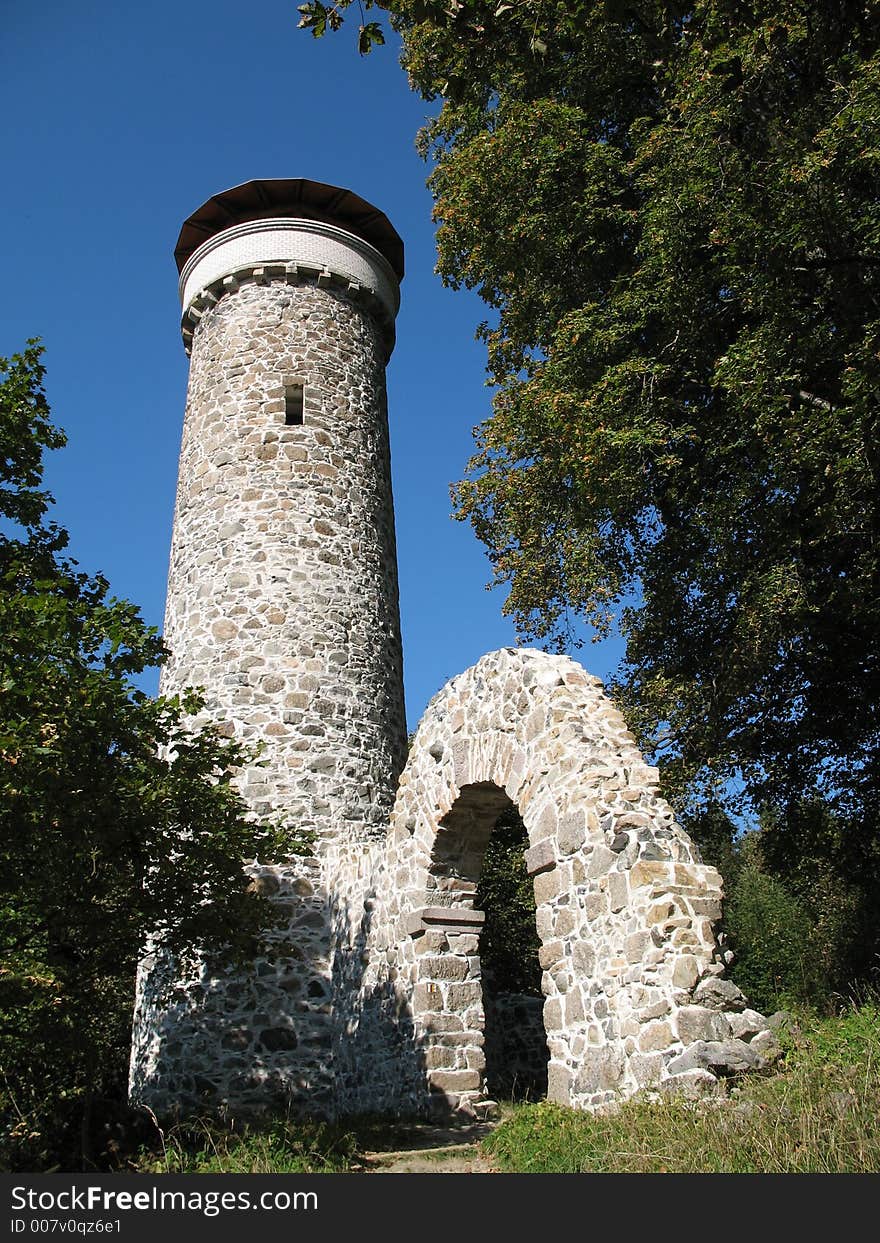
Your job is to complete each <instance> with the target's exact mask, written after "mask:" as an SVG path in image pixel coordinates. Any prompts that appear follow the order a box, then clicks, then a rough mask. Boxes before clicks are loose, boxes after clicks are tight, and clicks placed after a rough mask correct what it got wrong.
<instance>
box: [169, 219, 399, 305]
mask: <svg viewBox="0 0 880 1243" xmlns="http://www.w3.org/2000/svg"><path fill="white" fill-rule="evenodd" d="M271 263H299V264H303V265H304V266H306V267H314V268H317V269H318V270H319V271H329V272H332V273H333V274H334V275H335V276H341V277H343V278H344V279H345V280H347V281H350V282H353V283H354V284H356V285H361V286H362V287H364V288H365V289H368V290H369V291H370V293H372V294H374V295H375V296H376V297H377V298H378V299H379V301H380V302H381V303H382V305H383V306H384V307H385V309H386V311H387V312H388V314H389V316H390V317H391V319H392V321H393V320H394V317H395V316H396V314H397V309H398V307H399V305H400V288H399V285H398V283H397V277H396V276H395V275H394V271H393V269H392V267H391V264H390V263H389V262H388V260H387V259H386V258H385V256H384V255H381V254H380V253H379V251H378V250H376V248H375V247H374V246H371V245H370V244H369V242H365V241H363V239H362V238H359V237H355V235H354V234H353V233H347V232H346V231H345V229H339V228H337V227H336V226H335V225H332V224H323V223H322V222H320V221H317V220H293V219H280V220H248V221H246V222H245V223H244V224H237V225H233V227H232V228H231V229H224V230H223V232H222V233H217V234H215V235H214V236H213V237H210V238H208V240H207V241H206V242H204V243H203V244H202V245H201V246H199V248H198V250H195V251H194V252H193V253H192V255H191V256H190V258H189V260H188V262H187V264H186V266H185V267H184V269H183V271H182V272H181V273H180V284H179V288H180V301H181V305H182V307H183V311H184V314H186V312H187V310H188V309H189V307H190V305H191V304H192V302H193V300H194V299H195V298H196V297H197V296H198V294H200V293H201V291H202V290H203V289H206V288H207V287H208V286H209V285H211V284H213V282H214V281H217V280H220V279H221V278H222V277H224V276H226V275H228V274H229V273H230V272H233V271H234V270H235V269H236V268H244V267H247V266H249V265H254V264H271Z"/></svg>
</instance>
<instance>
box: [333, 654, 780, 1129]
mask: <svg viewBox="0 0 880 1243" xmlns="http://www.w3.org/2000/svg"><path fill="white" fill-rule="evenodd" d="M510 802H512V803H514V804H515V806H516V807H517V808H518V809H519V812H520V814H521V815H522V817H523V820H524V822H525V826H526V829H527V831H528V835H529V842H530V846H529V849H528V851H527V853H526V862H527V866H528V869H529V871H530V873H531V874H532V876H533V878H534V888H535V901H536V921H537V928H538V933H539V936H540V940H541V949H540V964H541V967H542V968H543V977H542V988H543V991H544V994H545V1000H544V1005H543V1019H544V1026H545V1029H546V1033H547V1044H548V1050H549V1067H548V1076H549V1086H548V1096H549V1098H550V1099H551V1100H554V1101H558V1102H560V1103H563V1104H567V1105H572V1106H574V1107H577V1108H587V1109H594V1108H602V1107H608V1106H610V1105H611V1104H613V1102H615V1101H617V1100H619V1099H620V1098H621V1097H625V1096H628V1095H631V1094H632V1093H633V1092H635V1091H637V1090H639V1089H642V1088H652V1089H660V1090H671V1089H674V1090H677V1091H683V1092H686V1093H697V1092H704V1091H713V1090H715V1089H716V1088H717V1085H718V1081H719V1078H722V1077H724V1076H726V1075H729V1074H732V1073H737V1072H738V1071H741V1070H745V1069H750V1068H756V1067H759V1066H761V1065H763V1064H765V1062H766V1060H767V1059H768V1058H769V1057H772V1055H773V1051H774V1048H775V1040H774V1038H773V1036H772V1035H771V1033H770V1032H769V1031H768V1030H767V1023H766V1020H765V1019H764V1018H763V1016H761V1015H759V1014H758V1013H757V1012H755V1011H753V1010H750V1009H748V1007H747V1004H746V1001H745V998H743V997H742V994H741V993H740V992H739V990H738V989H737V988H736V987H735V986H734V985H732V984H731V983H730V982H729V981H727V980H725V979H724V978H723V972H724V964H723V962H722V959H721V955H720V951H719V947H718V944H717V942H716V939H715V936H714V931H713V924H714V921H715V920H716V919H717V918H718V916H719V914H720V901H721V877H720V876H719V874H718V872H717V871H715V869H714V868H711V867H707V866H706V865H705V864H703V863H702V862H701V860H700V857H699V854H698V852H697V850H696V847H695V846H694V845H693V843H692V842H691V841H690V840H689V839H688V837H687V835H686V834H685V833H684V831H683V830H682V829H681V827H680V826H679V825H678V824H677V823H676V821H675V817H674V814H673V812H672V809H671V808H670V807H669V805H668V804H667V803H666V802H665V801H664V800H663V799H661V798H660V797H659V795H658V793H657V771H656V769H653V768H651V767H649V766H648V765H646V764H645V763H644V761H643V759H642V756H641V754H640V753H639V751H638V748H637V746H636V744H635V741H634V739H633V738H632V736H631V735H630V734H629V733H628V731H627V729H626V726H625V724H624V721H623V718H622V717H621V715H620V713H619V712H618V711H617V710H616V709H615V708H614V707H613V705H612V704H611V702H610V701H609V700H608V699H607V697H606V696H605V695H604V693H603V691H602V687H601V683H600V682H599V680H598V679H596V678H593V677H591V676H590V675H589V674H587V673H586V672H585V671H584V670H583V669H582V668H581V666H579V665H578V664H576V663H575V662H574V661H572V660H570V659H569V658H567V657H554V656H548V655H546V654H544V653H541V652H536V651H528V650H516V649H504V650H502V651H499V652H493V653H490V654H489V655H487V656H485V657H483V658H482V660H480V661H479V662H478V663H477V664H476V665H475V666H473V668H471V669H469V670H467V671H466V672H465V673H463V674H462V675H461V676H460V677H457V678H455V679H453V680H452V681H451V682H450V683H448V684H447V685H446V686H445V687H444V688H443V690H442V691H441V692H440V693H439V694H438V695H437V696H435V698H434V699H433V700H432V701H431V703H430V705H429V707H428V710H427V712H426V713H425V716H424V717H423V719H422V722H421V724H420V726H419V729H418V733H417V735H416V738H415V741H414V744H413V747H412V749H411V752H410V758H409V762H408V764H407V767H406V769H405V770H404V773H403V775H402V777H401V782H400V788H399V793H398V797H397V801H396V804H395V808H394V812H393V814H392V818H391V827H390V833H389V838H388V844H387V849H386V851H385V854H384V858H383V859H382V860H381V862H380V864H379V867H378V870H377V873H376V875H375V877H374V879H373V882H372V885H371V888H370V894H369V896H368V900H367V910H366V913H365V920H364V928H365V933H364V935H363V937H362V945H363V947H364V950H365V953H364V954H363V957H365V959H366V962H367V967H366V972H365V976H364V985H363V987H362V989H361V992H360V996H358V997H355V996H352V998H351V1011H350V1013H349V1014H348V1016H347V1026H348V1031H349V1044H350V1050H351V1057H352V1064H353V1065H359V1066H360V1067H361V1068H363V1067H364V1066H366V1065H369V1067H370V1071H369V1074H364V1073H363V1070H362V1072H361V1075H360V1077H359V1078H356V1079H352V1080H351V1087H352V1088H353V1094H352V1093H351V1092H349V1093H346V1094H345V1096H344V1097H343V1103H344V1108H347V1109H350V1110H352V1111H357V1110H358V1109H369V1108H375V1107H377V1106H378V1103H379V1101H380V1100H383V1099H384V1100H385V1101H389V1100H391V1101H393V1103H394V1104H395V1105H396V1106H397V1107H398V1108H402V1109H405V1108H414V1107H419V1108H424V1107H425V1106H426V1104H428V1103H430V1102H431V1101H433V1102H434V1103H435V1104H437V1103H439V1104H442V1105H448V1106H451V1107H452V1108H455V1109H461V1110H463V1111H465V1112H476V1113H477V1114H479V1113H481V1112H484V1110H485V1101H486V1086H485V1081H484V1070H485V1054H484V1048H483V1046H484V1033H483V1026H484V1010H483V998H482V991H481V980H480V960H479V932H480V927H481V924H482V913H481V912H479V911H476V910H475V909H474V907H473V898H474V891H475V889H476V880H477V877H478V874H479V866H480V863H481V859H482V851H483V850H484V849H485V844H486V842H487V840H488V836H489V834H490V832H491V828H492V825H493V824H494V822H495V820H496V819H497V817H498V815H499V814H500V812H501V811H503V810H504V809H505V808H506V807H507V806H509V803H510ZM400 1021H403V1022H404V1023H405V1025H406V1028H407V1030H408V1031H409V1030H411V1032H412V1039H413V1044H414V1050H415V1052H413V1050H409V1051H408V1053H407V1056H406V1058H404V1059H403V1061H401V1060H400V1055H399V1053H398V1052H395V1051H394V1050H393V1049H392V1047H391V1046H390V1045H388V1044H387V1041H386V1033H387V1030H388V1029H389V1028H392V1029H393V1027H394V1025H395V1023H397V1022H400ZM426 1084H427V1088H428V1095H427V1096H426V1094H425V1085H426Z"/></svg>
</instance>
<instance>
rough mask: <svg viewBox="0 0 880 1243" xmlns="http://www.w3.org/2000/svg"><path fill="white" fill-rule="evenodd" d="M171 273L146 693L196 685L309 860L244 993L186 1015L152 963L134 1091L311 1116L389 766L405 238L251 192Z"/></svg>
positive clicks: (258, 800) (210, 999)
mask: <svg viewBox="0 0 880 1243" xmlns="http://www.w3.org/2000/svg"><path fill="white" fill-rule="evenodd" d="M175 257H176V260H177V265H178V270H179V272H180V295H181V302H182V307H183V321H182V330H183V338H184V344H185V345H186V347H187V350H188V352H189V353H190V354H191V365H190V376H189V388H188V395H187V404H186V415H185V420H184V429H183V440H182V447H181V452H180V471H179V482H178V491H177V503H176V510H175V517H174V530H173V537H172V547H171V563H170V571H169V581H168V598H167V608H166V617H165V641H166V644H167V646H168V647H169V648H170V651H171V656H170V659H169V661H168V663H167V665H166V666H165V668H164V670H163V674H162V680H161V685H160V689H161V691H162V693H165V694H171V693H174V692H176V691H178V690H181V689H183V688H184V687H187V686H201V687H203V688H205V691H206V697H207V708H206V712H207V716H208V717H209V718H210V719H212V720H214V721H217V722H220V723H221V725H222V727H223V728H224V729H225V730H226V731H227V732H228V733H229V734H230V735H235V736H237V737H240V738H242V739H243V740H244V741H246V742H248V743H251V744H261V746H262V753H261V757H260V758H261V763H260V765H259V766H255V767H253V768H252V769H251V770H250V771H248V772H247V773H245V774H244V775H243V779H242V792H243V794H244V796H245V798H246V800H247V802H248V804H249V806H250V808H251V810H252V811H253V813H254V814H255V815H256V816H260V817H271V818H273V819H276V820H281V821H282V822H284V823H287V824H289V825H290V827H291V836H292V838H293V837H294V836H298V835H299V834H300V833H301V832H302V831H303V830H311V831H313V832H314V834H315V846H314V857H313V858H311V859H302V858H299V859H293V858H291V859H289V860H282V861H280V862H278V861H274V862H273V865H272V866H271V867H270V866H265V867H263V868H262V869H261V871H260V879H261V881H262V882H263V883H264V884H265V885H266V887H267V888H268V889H269V891H270V892H273V893H277V894H278V896H279V900H284V899H286V900H287V901H289V902H290V904H291V912H292V913H291V928H290V937H289V940H288V942H287V946H286V948H285V947H284V946H283V945H279V955H278V957H277V958H276V959H274V960H272V961H271V962H263V963H258V964H255V969H254V973H253V977H252V978H249V979H248V980H247V981H242V980H238V981H235V982H234V984H233V985H232V986H227V985H226V984H222V985H221V984H220V983H219V982H218V981H216V980H213V981H208V982H205V981H201V982H197V981H193V982H191V983H190V984H188V985H187V986H186V989H185V994H186V995H185V996H183V997H181V986H180V982H177V984H176V985H175V987H174V988H173V989H171V992H169V987H170V984H169V968H168V964H167V963H165V964H161V963H158V962H152V963H150V962H147V963H146V964H145V965H144V966H143V967H142V970H141V981H140V986H139V1002H138V1008H137V1012H136V1017H135V1039H134V1049H133V1058H132V1085H133V1092H134V1094H135V1096H136V1097H138V1098H139V1099H142V1100H147V1101H151V1102H152V1103H153V1104H154V1106H155V1107H157V1108H163V1107H164V1106H165V1105H167V1104H172V1103H174V1104H180V1103H183V1102H186V1101H187V1099H188V1098H189V1097H191V1096H193V1095H200V1096H201V1097H203V1098H204V1097H205V1096H211V1095H214V1096H215V1097H218V1098H220V1099H222V1100H226V1101H228V1102H230V1103H235V1104H238V1105H245V1106H247V1105H259V1104H261V1103H265V1102H266V1100H267V1098H268V1097H270V1096H272V1095H273V1094H274V1095H275V1096H276V1097H277V1096H278V1095H279V1094H280V1095H282V1096H284V1097H286V1098H287V1099H288V1100H291V1099H293V1098H295V1097H296V1096H297V1094H299V1095H307V1096H308V1097H309V1105H310V1108H313V1109H314V1108H316V1107H320V1104H321V1101H322V1100H324V1101H331V1102H332V1098H333V1093H334V1089H333V1082H332V1078H333V1077H332V1070H331V1067H330V1062H331V1060H332V1057H331V1049H332V1046H333V1043H334V1039H338V1031H339V1030H340V1028H341V1027H344V1024H345V1014H344V1013H342V1014H340V1013H339V1012H338V1011H339V1007H340V1005H342V1006H343V1007H344V1000H341V999H343V998H344V995H345V993H346V990H347V989H348V988H349V986H350V980H349V979H348V975H349V974H350V970H349V967H348V966H347V965H346V963H345V962H344V961H342V960H344V959H345V954H346V946H348V947H349V948H350V944H351V937H352V931H351V929H352V919H351V917H350V910H351V909H352V907H354V908H357V906H358V904H360V907H361V909H362V907H363V891H364V886H365V877H366V876H367V875H368V874H369V872H370V867H371V864H370V859H371V857H372V854H373V853H375V848H376V847H377V846H378V841H379V839H380V837H381V835H382V832H383V829H387V824H388V817H389V813H390V810H391V807H392V804H393V800H394V794H395V790H396V785H397V779H398V776H399V773H400V770H401V768H402V766H403V763H404V760H405V758H406V723H405V718H404V706H403V676H402V656H401V641H400V620H399V611H398V591H397V561H396V552H395V538H394V518H393V508H392V496H391V474H390V457H389V447H388V422H387V411H386V396H385V364H386V362H387V360H388V358H389V355H390V353H391V350H392V348H393V344H394V319H395V315H396V312H397V308H398V302H399V282H400V280H401V279H402V277H403V244H402V242H401V240H400V238H399V236H398V235H397V233H396V232H395V230H394V229H393V227H392V226H391V224H390V222H389V221H388V219H387V218H386V217H385V216H384V215H383V214H382V213H381V212H380V211H378V210H377V209H376V208H375V207H372V206H371V205H370V204H369V203H367V202H365V201H364V200H363V199H361V198H359V197H358V196H357V195H354V194H352V193H351V192H350V191H348V190H344V189H339V188H337V187H334V186H328V185H323V184H321V183H319V182H314V181H306V180H303V179H295V180H278V181H251V182H248V183H247V184H245V185H241V186H237V187H235V188H234V189H231V190H227V191H225V192H224V193H221V194H218V195H215V196H214V197H213V198H210V199H209V200H208V201H207V202H206V203H205V204H204V205H203V206H202V207H200V208H199V209H198V211H196V212H195V213H194V214H193V215H192V216H190V217H189V219H188V220H187V221H186V222H185V223H184V225H183V228H182V230H181V233H180V238H179V241H178V245H177V249H176V252H175ZM163 989H164V990H165V991H164V994H163V993H162V990H163ZM160 994H162V995H164V996H165V998H166V1001H162V1000H161V998H160ZM172 994H173V995H175V996H177V998H178V1000H177V1002H175V1003H174V1004H170V1003H168V1002H167V998H168V997H169V996H171V995H172ZM193 1085H195V1090H194V1086H193ZM328 1108H329V1109H330V1111H331V1112H332V1105H331V1106H328Z"/></svg>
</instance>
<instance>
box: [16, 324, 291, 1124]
mask: <svg viewBox="0 0 880 1243" xmlns="http://www.w3.org/2000/svg"><path fill="white" fill-rule="evenodd" d="M40 354H41V350H40V348H39V347H38V346H37V344H36V343H35V342H31V343H29V345H28V348H27V349H26V350H25V351H24V352H23V353H22V354H20V355H15V356H13V357H12V358H11V359H0V437H2V439H0V520H2V526H0V1012H2V1020H3V1021H2V1024H0V1070H2V1075H3V1078H2V1079H0V1096H3V1097H4V1099H3V1111H4V1113H6V1114H7V1122H8V1123H9V1125H10V1126H11V1128H12V1132H13V1138H18V1139H21V1136H22V1135H25V1138H26V1137H27V1135H30V1134H31V1132H33V1137H32V1138H33V1143H36V1144H39V1142H42V1141H41V1135H43V1133H44V1131H45V1129H46V1125H47V1123H46V1117H47V1111H49V1112H51V1111H52V1110H53V1109H55V1110H58V1109H62V1111H63V1106H64V1102H65V1101H68V1102H70V1101H76V1100H79V1098H80V1097H81V1096H83V1095H84V1094H86V1095H88V1094H101V1093H102V1092H110V1091H114V1092H116V1093H117V1094H119V1092H120V1091H121V1090H122V1089H121V1085H122V1084H124V1078H125V1070H126V1064H127V1057H128V1044H129V1035H130V1024H131V1007H132V1001H133V994H134V977H135V969H136V965H137V959H138V956H139V953H140V952H141V950H142V948H143V945H144V937H145V935H146V934H147V933H148V932H152V933H155V934H156V935H158V936H159V937H160V938H161V939H162V940H163V941H164V942H165V943H166V944H167V945H168V947H169V948H170V949H172V950H173V951H175V952H176V953H177V954H178V955H180V956H181V957H182V958H186V957H187V956H188V955H192V954H194V953H196V952H208V953H212V954H214V955H217V956H220V957H221V958H226V959H230V958H235V957H236V955H238V956H241V955H244V954H248V953H252V952H253V950H254V947H255V945H256V943H257V941H258V938H259V936H260V933H261V929H264V928H266V927H268V926H271V925H272V924H273V922H275V919H276V916H275V915H274V910H275V909H276V908H274V907H273V906H272V905H271V904H270V903H269V902H267V901H266V900H265V899H262V898H259V897H257V896H255V895H254V894H252V893H250V892H249V891H248V887H247V886H248V880H247V877H246V875H245V874H244V871H243V868H242V861H243V860H245V859H254V858H256V857H257V856H259V857H261V858H265V857H267V856H268V857H272V856H273V855H275V854H277V853H278V852H279V850H280V849H281V844H282V839H281V835H280V832H279V830H278V829H277V828H276V827H275V826H272V825H265V824H263V825H261V824H254V823H252V822H251V821H250V819H249V817H248V816H247V813H246V808H245V805H244V803H243V802H242V800H241V798H240V796H239V794H238V792H237V790H236V787H235V785H234V784H233V777H234V774H235V771H236V769H237V768H238V767H239V766H240V765H241V764H242V763H244V762H245V760H246V759H248V756H247V755H246V754H245V753H244V752H243V751H242V749H241V748H240V747H239V746H238V744H236V743H235V742H234V741H232V740H229V739H224V738H221V737H220V735H219V734H218V732H217V730H216V729H214V728H205V729H201V730H198V731H193V730H192V729H191V728H190V727H189V726H188V718H189V717H191V715H192V714H194V713H196V712H197V711H198V710H199V709H200V707H201V701H200V699H199V696H198V695H196V694H195V693H188V694H185V695H183V696H181V697H175V698H160V699H150V698H148V697H147V696H146V695H144V694H143V693H142V692H141V691H139V690H138V689H136V687H135V685H134V682H133V679H134V678H135V677H136V676H137V675H138V674H139V673H141V672H142V671H143V670H144V669H145V668H147V667H148V666H150V665H155V664H157V663H159V662H160V661H161V660H162V659H163V657H164V649H163V647H162V643H161V640H160V639H159V637H158V635H157V634H156V633H155V631H154V630H153V629H152V628H150V627H148V626H146V625H145V624H144V622H143V620H142V618H141V617H140V614H139V612H138V610H137V609H136V608H135V606H134V605H132V604H130V603H128V602H127V601H124V600H118V599H115V598H114V597H112V596H111V595H110V594H109V586H108V584H107V582H106V580H105V579H104V578H102V577H101V576H100V575H95V576H91V575H88V574H85V573H82V572H81V571H80V570H79V569H78V568H77V567H76V565H75V563H74V562H72V561H71V560H70V559H69V558H67V557H66V556H65V553H64V549H65V546H66V544H67V535H66V533H65V532H64V531H63V530H62V529H61V528H59V527H58V526H56V525H54V524H53V523H51V522H49V521H48V520H47V514H48V511H49V506H50V504H51V501H52V498H51V496H50V495H49V494H48V493H47V492H46V491H45V490H44V489H43V487H42V453H43V450H44V449H48V448H53V449H54V448H59V447H60V446H61V445H63V444H64V436H63V434H62V433H61V432H60V431H58V430H57V429H56V428H55V427H53V425H52V423H51V421H50V414H49V407H48V404H47V401H46V397H45V393H44V391H43V383H42V381H43V366H42V364H41V361H40ZM288 848H289V844H288ZM4 1085H5V1086H4ZM34 1117H36V1118H37V1121H34ZM16 1128H17V1129H16ZM22 1128H24V1129H23V1131H22Z"/></svg>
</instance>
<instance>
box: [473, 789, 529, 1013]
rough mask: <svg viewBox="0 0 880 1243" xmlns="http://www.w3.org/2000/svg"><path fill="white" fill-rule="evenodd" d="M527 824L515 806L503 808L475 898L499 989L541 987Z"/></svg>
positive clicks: (484, 963) (486, 969)
mask: <svg viewBox="0 0 880 1243" xmlns="http://www.w3.org/2000/svg"><path fill="white" fill-rule="evenodd" d="M527 847H528V838H527V835H526V830H525V826H524V824H523V822H522V819H521V817H520V815H519V813H518V812H517V811H516V809H515V808H511V809H510V811H509V812H505V813H503V814H502V815H501V816H500V817H499V819H498V822H497V823H496V825H495V827H494V828H493V830H492V836H491V837H490V838H489V843H488V845H487V846H486V853H485V854H484V856H483V866H482V869H481V871H480V880H479V884H478V886H477V894H476V904H477V907H478V908H479V909H480V910H483V911H485V912H486V922H485V924H484V925H483V930H482V932H481V933H480V965H481V969H482V972H483V976H484V978H485V979H486V980H487V981H489V982H490V985H491V988H492V990H493V991H494V992H498V993H540V991H541V969H540V967H539V965H538V950H539V948H540V944H541V943H540V940H539V937H538V932H537V928H536V927H535V893H534V886H533V884H532V881H531V880H530V879H529V874H528V872H527V871H526V865H525V858H524V852H525V850H526V848H527Z"/></svg>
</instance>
